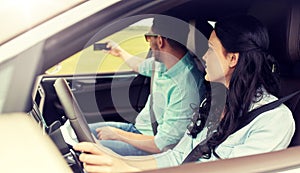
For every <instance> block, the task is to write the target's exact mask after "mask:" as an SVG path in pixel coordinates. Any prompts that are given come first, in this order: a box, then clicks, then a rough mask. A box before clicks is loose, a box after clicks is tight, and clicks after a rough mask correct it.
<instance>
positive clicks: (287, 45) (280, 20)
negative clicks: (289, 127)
mask: <svg viewBox="0 0 300 173" xmlns="http://www.w3.org/2000/svg"><path fill="white" fill-rule="evenodd" d="M262 3H263V2H262V1H260V2H259V3H258V4H259V5H258V4H257V5H254V6H252V8H250V10H249V14H251V15H253V16H255V17H257V18H258V19H260V20H261V21H262V22H263V23H264V24H265V25H266V26H267V28H268V31H269V36H270V53H271V54H272V55H273V56H274V57H275V58H276V59H277V60H278V62H279V68H280V78H281V89H280V93H279V96H280V97H283V96H286V95H288V94H290V93H292V92H295V91H297V90H300V3H299V1H296V0H275V1H274V0H266V1H264V3H265V5H262ZM265 7H268V10H267V11H266V9H265ZM285 104H286V105H287V106H288V107H289V108H290V109H291V111H292V113H293V116H294V119H295V123H296V132H295V134H294V136H293V139H292V141H291V143H290V146H297V145H300V96H299V95H298V96H295V97H294V98H292V99H291V100H289V101H288V102H286V103H285Z"/></svg>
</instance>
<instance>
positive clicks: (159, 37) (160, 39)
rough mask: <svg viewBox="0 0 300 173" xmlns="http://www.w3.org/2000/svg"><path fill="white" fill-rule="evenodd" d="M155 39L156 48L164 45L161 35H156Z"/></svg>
mask: <svg viewBox="0 0 300 173" xmlns="http://www.w3.org/2000/svg"><path fill="white" fill-rule="evenodd" d="M156 41H157V46H158V48H162V47H164V46H165V40H164V38H163V37H162V36H158V37H157V39H156Z"/></svg>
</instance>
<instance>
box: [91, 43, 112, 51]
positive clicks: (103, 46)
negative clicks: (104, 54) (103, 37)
mask: <svg viewBox="0 0 300 173" xmlns="http://www.w3.org/2000/svg"><path fill="white" fill-rule="evenodd" d="M106 46H107V43H95V44H94V50H110V48H107V47H106Z"/></svg>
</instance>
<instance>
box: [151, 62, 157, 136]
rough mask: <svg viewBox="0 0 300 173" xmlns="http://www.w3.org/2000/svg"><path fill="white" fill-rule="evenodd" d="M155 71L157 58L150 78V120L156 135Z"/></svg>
mask: <svg viewBox="0 0 300 173" xmlns="http://www.w3.org/2000/svg"><path fill="white" fill-rule="evenodd" d="M154 72H155V59H154V61H153V63H152V75H151V79H150V81H151V82H150V120H151V126H152V131H153V134H154V136H155V135H156V134H157V126H158V123H157V120H156V117H155V114H154V110H153V82H154Z"/></svg>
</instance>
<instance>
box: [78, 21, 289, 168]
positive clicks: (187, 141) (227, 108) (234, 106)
mask: <svg viewBox="0 0 300 173" xmlns="http://www.w3.org/2000/svg"><path fill="white" fill-rule="evenodd" d="M268 46H269V38H268V34H267V30H266V28H265V27H264V26H263V25H262V24H261V23H260V22H259V21H258V20H257V19H255V18H254V17H251V16H232V17H228V18H225V19H223V20H222V21H219V22H217V23H216V25H215V29H214V31H213V32H212V33H211V36H210V38H209V49H208V51H207V53H206V54H205V55H204V57H203V59H204V61H205V64H206V68H205V70H206V73H207V74H206V76H205V79H206V80H207V81H211V82H218V83H221V84H223V85H224V86H225V87H226V88H227V93H226V99H225V105H224V106H223V107H222V109H221V111H220V112H222V113H221V114H220V116H214V117H219V118H217V119H216V118H215V120H213V119H212V118H208V119H207V120H206V121H207V122H206V126H205V127H204V128H203V130H201V131H200V132H199V133H198V134H197V135H189V134H190V133H187V134H186V135H185V136H184V137H183V138H182V139H181V141H180V143H179V144H178V145H177V146H176V147H175V148H174V149H173V150H168V151H166V152H164V153H161V154H156V155H151V156H148V157H135V158H128V157H127V158H126V157H120V156H117V155H113V154H109V152H107V151H106V150H105V149H103V148H102V147H101V146H98V145H97V144H92V143H85V142H83V143H79V144H78V145H76V146H74V149H75V150H78V151H84V152H89V153H91V154H85V153H83V154H81V155H80V160H81V161H82V162H84V167H85V169H86V170H87V171H88V172H110V171H112V172H114V171H115V172H118V171H119V172H122V171H124V172H128V171H139V170H144V169H154V168H162V167H169V166H176V165H179V164H182V162H183V161H184V159H185V158H186V157H187V155H188V154H189V153H190V152H191V151H192V149H193V148H195V147H196V146H197V145H198V144H199V143H204V144H205V146H207V148H206V150H205V151H202V152H203V153H205V154H204V155H203V156H202V157H200V158H198V159H197V161H199V162H205V161H211V160H216V159H219V158H221V159H222V158H233V157H239V156H246V155H252V154H258V153H264V152H269V151H275V150H280V149H284V148H286V147H287V146H288V145H289V143H290V140H291V138H292V136H293V134H294V131H295V124H294V120H293V117H292V113H291V111H290V110H289V109H288V108H287V107H286V106H285V105H280V106H279V107H277V108H275V109H273V110H270V111H267V112H263V113H261V114H260V115H259V116H258V117H256V118H255V119H254V120H253V121H251V122H250V123H249V124H247V125H246V126H244V127H243V128H241V129H240V130H238V131H236V132H235V129H236V128H237V127H238V125H239V121H240V120H241V119H244V118H245V116H247V113H248V112H249V111H251V110H253V109H255V108H257V107H260V106H262V105H265V104H267V103H269V102H272V101H274V100H277V98H276V97H275V95H277V93H278V91H279V80H278V79H279V78H278V72H277V66H276V65H277V64H276V62H275V60H274V59H273V57H272V56H270V55H269V54H268V52H267V49H268ZM212 94H213V93H212ZM202 123H203V122H202Z"/></svg>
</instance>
